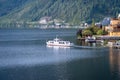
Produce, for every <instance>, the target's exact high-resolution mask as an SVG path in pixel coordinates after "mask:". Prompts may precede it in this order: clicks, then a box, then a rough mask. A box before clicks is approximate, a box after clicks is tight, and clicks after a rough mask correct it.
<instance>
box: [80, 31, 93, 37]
mask: <svg viewBox="0 0 120 80" xmlns="http://www.w3.org/2000/svg"><path fill="white" fill-rule="evenodd" d="M82 35H83V36H91V35H93V33H92V32H91V31H90V30H84V31H83V32H82Z"/></svg>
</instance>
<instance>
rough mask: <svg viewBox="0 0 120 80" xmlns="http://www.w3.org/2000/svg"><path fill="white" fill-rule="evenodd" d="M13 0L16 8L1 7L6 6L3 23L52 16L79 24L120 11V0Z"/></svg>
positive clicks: (2, 17)
mask: <svg viewBox="0 0 120 80" xmlns="http://www.w3.org/2000/svg"><path fill="white" fill-rule="evenodd" d="M1 1H2V0H1ZM1 1H0V4H1ZM3 1H4V0H3ZM12 1H13V2H10V1H9V2H10V3H9V2H8V3H9V6H10V4H11V5H12V6H13V5H14V8H13V7H11V9H10V10H7V9H8V8H7V7H8V5H6V6H7V7H6V6H2V7H1V9H3V8H5V10H2V12H0V16H1V17H0V22H1V23H3V22H5V23H7V22H16V21H17V22H19V21H20V22H27V21H38V20H39V19H40V18H41V17H44V16H50V17H52V18H53V19H54V18H55V19H62V20H65V22H69V23H71V24H79V23H80V22H82V21H86V22H91V21H92V19H95V21H99V20H101V19H103V18H104V17H115V16H116V15H117V14H118V13H119V12H120V8H119V7H120V4H119V3H120V0H18V2H17V3H18V4H16V3H15V2H16V1H15V0H12ZM19 1H22V2H19ZM19 3H20V4H19ZM21 4H22V5H21ZM0 6H1V5H0ZM16 7H17V8H16ZM2 14H4V15H2Z"/></svg>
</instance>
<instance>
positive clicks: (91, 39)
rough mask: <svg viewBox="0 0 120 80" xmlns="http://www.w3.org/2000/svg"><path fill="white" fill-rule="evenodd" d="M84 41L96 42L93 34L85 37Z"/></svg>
mask: <svg viewBox="0 0 120 80" xmlns="http://www.w3.org/2000/svg"><path fill="white" fill-rule="evenodd" d="M85 42H96V38H95V37H94V36H93V37H90V36H88V37H87V38H85Z"/></svg>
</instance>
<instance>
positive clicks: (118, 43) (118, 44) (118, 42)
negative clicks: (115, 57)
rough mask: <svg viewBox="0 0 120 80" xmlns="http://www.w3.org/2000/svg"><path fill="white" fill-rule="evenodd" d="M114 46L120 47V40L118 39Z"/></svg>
mask: <svg viewBox="0 0 120 80" xmlns="http://www.w3.org/2000/svg"><path fill="white" fill-rule="evenodd" d="M113 48H119V49H120V41H117V42H115V43H114V44H113Z"/></svg>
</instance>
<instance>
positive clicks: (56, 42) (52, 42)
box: [46, 37, 73, 47]
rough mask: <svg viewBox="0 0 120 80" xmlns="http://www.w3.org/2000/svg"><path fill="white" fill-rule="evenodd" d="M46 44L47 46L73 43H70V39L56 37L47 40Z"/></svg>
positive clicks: (65, 45)
mask: <svg viewBox="0 0 120 80" xmlns="http://www.w3.org/2000/svg"><path fill="white" fill-rule="evenodd" d="M46 44H47V46H62V47H71V46H73V43H71V42H70V41H63V40H61V39H59V38H57V37H56V38H55V39H53V40H49V41H47V42H46Z"/></svg>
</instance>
